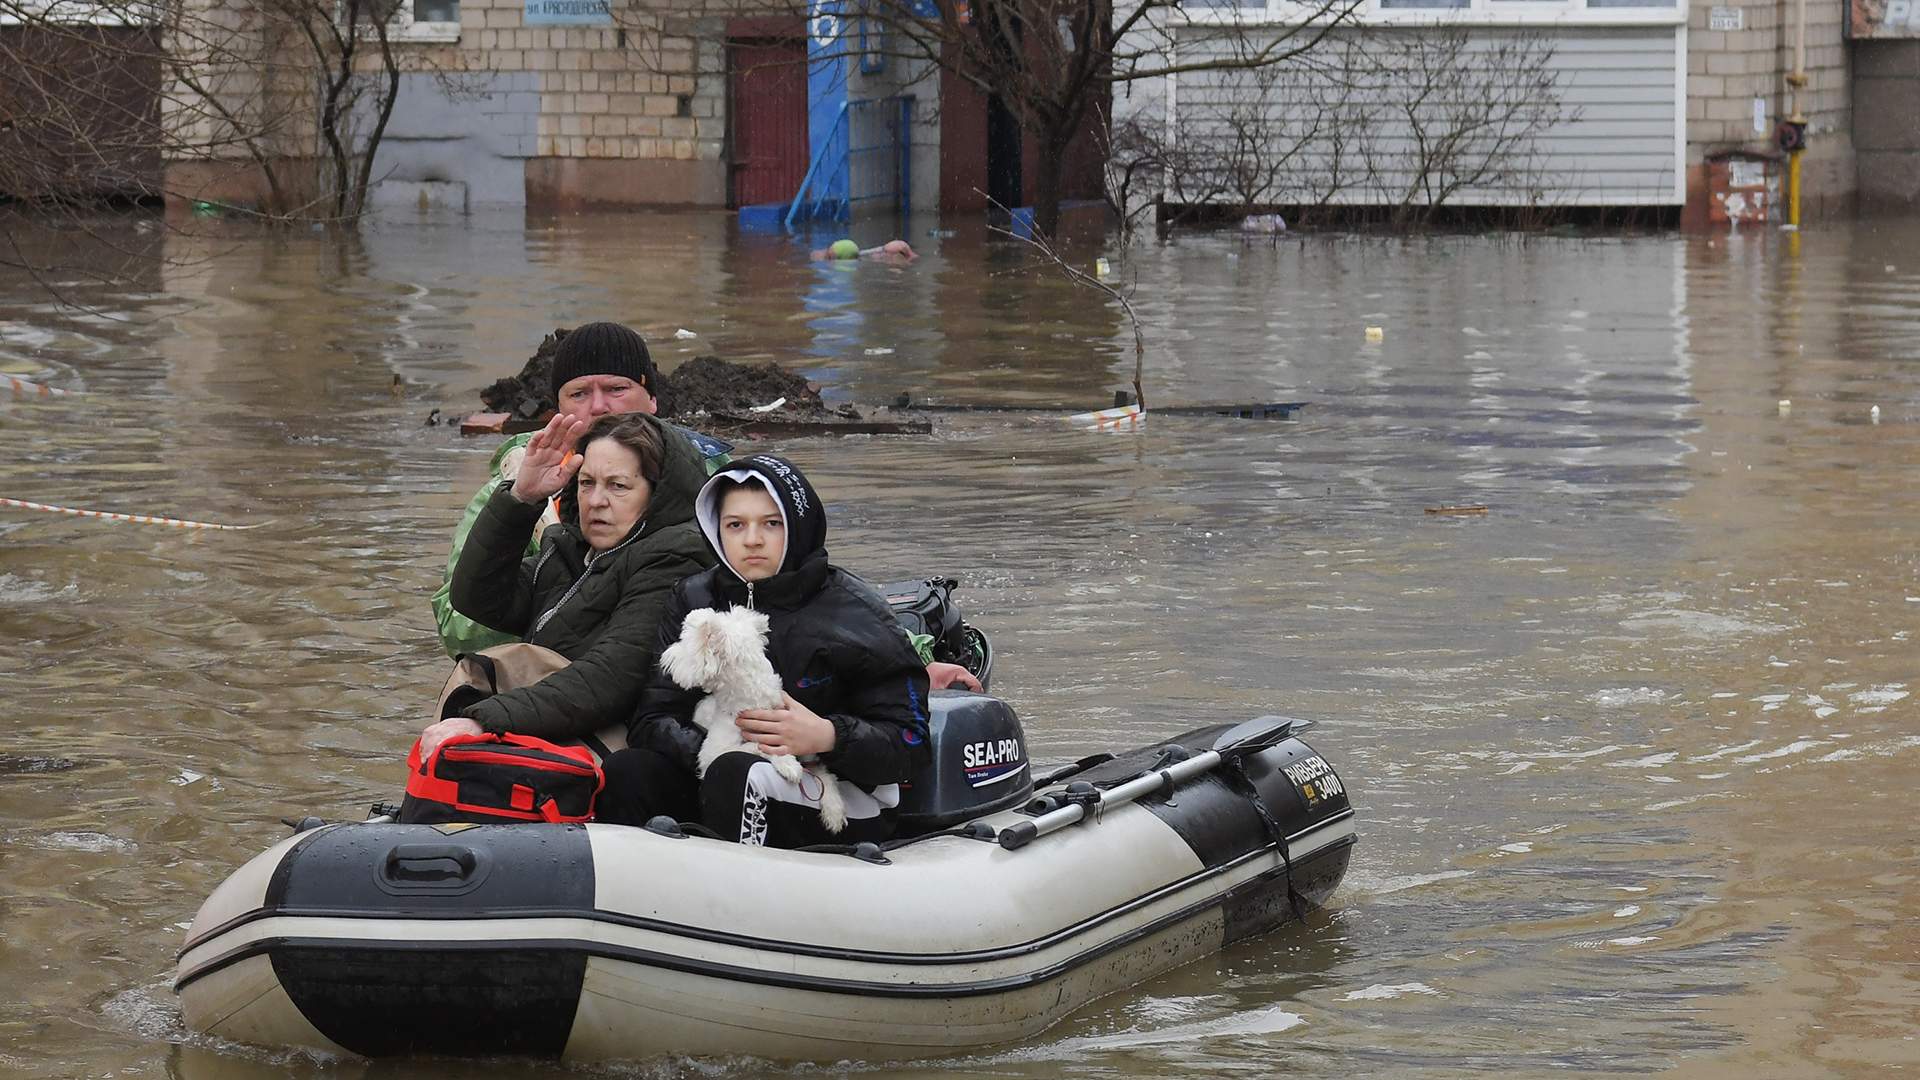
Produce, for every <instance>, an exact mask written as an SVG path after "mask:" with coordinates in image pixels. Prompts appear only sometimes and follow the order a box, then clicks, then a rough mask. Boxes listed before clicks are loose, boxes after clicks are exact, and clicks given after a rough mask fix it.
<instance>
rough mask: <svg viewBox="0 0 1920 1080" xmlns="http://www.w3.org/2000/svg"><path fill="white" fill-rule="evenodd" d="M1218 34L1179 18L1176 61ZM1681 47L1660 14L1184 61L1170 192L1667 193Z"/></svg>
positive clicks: (1354, 35)
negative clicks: (1244, 64)
mask: <svg viewBox="0 0 1920 1080" xmlns="http://www.w3.org/2000/svg"><path fill="white" fill-rule="evenodd" d="M1228 48H1230V46H1229V45H1227V44H1225V43H1223V42H1222V40H1221V39H1219V38H1211V39H1210V38H1209V37H1208V36H1207V35H1206V32H1205V31H1201V30H1190V31H1186V32H1184V33H1183V35H1182V39H1181V43H1180V50H1179V59H1180V61H1181V62H1183V63H1187V62H1193V61H1198V60H1202V59H1205V58H1208V57H1210V56H1218V55H1221V54H1222V53H1223V52H1224V51H1225V50H1226V49H1228ZM1683 63H1684V58H1683V56H1682V53H1681V50H1680V48H1679V41H1678V28H1677V27H1674V26H1654V27H1647V26H1572V27H1566V26H1559V27H1553V26H1547V27H1540V28H1520V27H1489V26H1474V27H1458V26H1456V27H1433V28H1428V27H1367V28H1356V29H1353V30H1348V31H1343V32H1341V33H1339V34H1337V35H1334V36H1332V37H1331V38H1330V39H1329V40H1328V41H1326V42H1324V43H1322V44H1321V45H1320V46H1319V47H1318V48H1316V49H1314V50H1313V51H1312V52H1311V53H1309V54H1307V55H1306V56H1305V57H1303V58H1300V59H1298V60H1295V61H1293V62H1289V63H1286V64H1281V65H1277V66H1275V67H1272V68H1268V69H1264V70H1262V71H1257V72H1247V71H1228V70H1214V71H1199V72H1187V73H1183V74H1181V75H1179V76H1177V79H1176V85H1175V86H1174V88H1173V94H1172V98H1173V105H1172V107H1171V108H1170V109H1169V110H1168V112H1169V114H1170V115H1169V117H1168V118H1167V120H1168V121H1169V126H1170V127H1171V128H1172V129H1173V130H1174V135H1173V139H1172V142H1173V145H1174V147H1175V148H1176V152H1175V153H1174V154H1173V157H1174V159H1175V160H1176V161H1177V162H1181V163H1184V164H1183V165H1181V166H1179V168H1184V169H1185V171H1186V174H1187V178H1186V180H1185V181H1184V182H1183V185H1182V186H1183V187H1184V188H1185V189H1186V190H1184V191H1181V192H1169V198H1176V197H1178V196H1181V195H1184V196H1185V198H1181V199H1179V201H1188V202H1255V203H1263V204H1268V205H1300V204H1308V205H1312V204H1321V203H1325V204H1331V205H1347V206H1355V205H1399V204H1402V203H1405V204H1408V205H1428V204H1430V203H1434V202H1446V203H1449V204H1456V205H1539V206H1649V205H1672V204H1678V203H1680V202H1683V201H1684V196H1685V193H1684V190H1683V186H1682V182H1681V177H1682V175H1683V173H1682V164H1681V154H1682V142H1681V131H1682V129H1681V128H1680V118H1681V110H1682V109H1683V108H1684V102H1683V97H1682V95H1683V91H1682V89H1681V87H1682V85H1683V84H1682V83H1681V81H1680V70H1679V65H1681V64H1683ZM1556 102H1557V104H1556ZM1143 115H1147V114H1143ZM1149 119H1152V118H1151V117H1150V116H1149ZM1209 161H1211V162H1212V164H1211V165H1210V164H1208V163H1209ZM1249 195H1253V196H1256V197H1251V198H1250V197H1248V196H1249Z"/></svg>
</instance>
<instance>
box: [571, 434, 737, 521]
mask: <svg viewBox="0 0 1920 1080" xmlns="http://www.w3.org/2000/svg"><path fill="white" fill-rule="evenodd" d="M628 415H631V416H638V417H640V418H641V419H643V420H645V421H646V422H647V423H648V424H651V425H652V426H653V428H654V430H656V431H658V432H659V433H660V451H661V453H660V482H659V483H657V484H655V485H653V494H652V495H651V496H650V497H649V498H648V500H647V512H646V513H645V514H644V515H642V516H641V518H640V522H639V524H637V525H635V526H634V528H635V529H645V530H646V531H647V532H648V533H650V534H651V533H656V532H659V531H660V530H661V529H664V528H667V527H668V526H670V525H680V524H684V523H686V522H689V521H692V520H693V504H694V499H695V497H696V496H698V495H699V494H700V485H701V484H703V483H705V482H706V479H707V465H706V458H704V457H702V456H701V453H700V451H699V449H698V448H696V447H695V446H694V445H693V443H692V442H691V441H689V440H688V439H687V438H686V436H685V435H683V434H681V430H682V429H680V428H676V427H674V426H673V425H672V424H667V423H663V422H662V421H660V420H659V419H658V418H656V417H653V416H648V415H647V414H645V413H630V414H628ZM560 520H561V521H562V522H564V523H566V524H567V525H569V526H571V527H573V528H574V529H576V530H577V529H578V528H579V526H580V487H579V481H578V480H577V479H575V480H572V481H569V482H568V483H567V486H566V487H565V488H563V489H562V490H561V492H560ZM628 538H629V539H631V534H629V537H628ZM621 542H622V543H625V542H626V541H624V540H623V541H621Z"/></svg>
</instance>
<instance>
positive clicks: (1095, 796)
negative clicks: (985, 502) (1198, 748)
mask: <svg viewBox="0 0 1920 1080" xmlns="http://www.w3.org/2000/svg"><path fill="white" fill-rule="evenodd" d="M1305 726H1306V722H1305V721H1302V720H1296V719H1294V718H1293V717H1290V716H1262V717H1257V718H1255V719H1252V720H1249V721H1247V722H1246V723H1244V724H1240V725H1238V726H1235V727H1231V728H1228V729H1227V730H1225V731H1223V732H1221V733H1220V737H1219V738H1217V739H1215V740H1214V741H1213V747H1212V748H1211V749H1209V750H1205V751H1202V752H1201V753H1198V754H1194V755H1193V756H1191V757H1189V758H1187V759H1186V760H1184V761H1176V762H1174V763H1172V764H1170V765H1168V766H1166V767H1165V768H1160V769H1153V770H1150V771H1148V772H1145V773H1142V774H1141V775H1139V776H1136V777H1134V778H1133V779H1132V780H1129V781H1127V782H1126V783H1124V784H1119V785H1116V786H1114V787H1110V788H1108V789H1106V790H1105V791H1101V790H1099V789H1098V788H1095V787H1094V786H1093V785H1092V784H1088V783H1085V782H1080V783H1075V784H1072V785H1069V786H1068V788H1067V792H1066V798H1067V799H1068V800H1070V801H1069V802H1068V804H1067V805H1065V806H1062V807H1060V808H1059V809H1057V810H1049V811H1048V812H1046V813H1044V814H1041V815H1040V816H1039V817H1036V818H1034V819H1032V820H1031V821H1019V822H1015V823H1014V824H1012V825H1009V826H1007V827H1006V828H1004V829H1001V830H1000V846H1001V847H1003V848H1006V849H1007V850H1008V851H1018V850H1019V849H1021V848H1023V847H1026V846H1027V845H1028V844H1030V843H1032V842H1033V841H1034V840H1036V839H1038V838H1040V837H1042V836H1045V835H1047V834H1048V833H1052V832H1059V831H1060V830H1061V829H1064V828H1066V827H1067V826H1069V825H1072V824H1074V823H1076V822H1080V821H1084V820H1086V819H1087V817H1088V816H1089V814H1088V811H1092V814H1091V816H1092V817H1094V818H1095V819H1098V818H1099V816H1100V815H1101V814H1104V813H1106V812H1107V811H1108V810H1111V809H1113V808H1114V807H1116V806H1125V805H1126V804H1127V803H1130V802H1133V801H1135V800H1137V799H1142V798H1145V797H1146V796H1148V795H1151V794H1153V793H1154V792H1156V791H1162V790H1172V789H1173V787H1174V786H1175V785H1178V784H1179V783H1181V782H1182V781H1185V780H1190V779H1192V778H1194V777H1196V776H1201V775H1204V774H1206V773H1208V772H1211V771H1213V770H1214V769H1216V768H1219V767H1220V766H1221V765H1222V764H1224V763H1226V762H1229V761H1232V760H1233V759H1235V758H1239V757H1245V756H1246V755H1248V754H1255V753H1259V752H1260V751H1262V750H1265V749H1267V748H1268V747H1270V746H1274V745H1277V744H1278V743H1280V742H1281V741H1283V740H1284V739H1286V738H1287V737H1288V736H1289V735H1292V734H1293V732H1294V730H1295V728H1299V727H1305ZM1076 789H1077V790H1076Z"/></svg>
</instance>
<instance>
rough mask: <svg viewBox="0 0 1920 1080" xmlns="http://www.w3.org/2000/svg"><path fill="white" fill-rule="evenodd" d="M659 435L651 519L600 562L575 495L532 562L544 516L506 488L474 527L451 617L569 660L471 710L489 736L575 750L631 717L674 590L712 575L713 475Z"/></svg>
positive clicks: (456, 580)
mask: <svg viewBox="0 0 1920 1080" xmlns="http://www.w3.org/2000/svg"><path fill="white" fill-rule="evenodd" d="M636 415H637V414H636ZM648 419H649V420H651V419H652V418H651V417H649V418H648ZM656 423H657V421H656ZM661 428H662V431H661V433H662V439H661V444H662V450H663V457H662V461H661V476H660V482H659V483H657V484H655V485H654V486H653V494H652V496H651V498H650V500H649V502H648V505H647V513H646V517H645V518H644V519H643V520H642V521H641V522H640V523H639V524H638V525H635V526H634V529H633V531H632V532H631V533H629V534H628V535H627V538H626V539H625V540H623V541H621V542H620V544H619V546H617V547H614V548H612V549H611V550H608V551H604V552H595V551H594V550H593V549H592V548H591V547H590V546H589V545H588V544H587V540H586V537H584V536H582V535H581V533H580V528H579V525H578V522H579V507H578V505H577V501H576V499H575V496H574V489H573V488H572V487H569V489H568V490H567V492H566V493H564V494H563V495H562V497H561V502H560V512H561V518H562V521H563V523H562V524H559V525H555V526H553V527H552V528H550V529H548V530H547V531H546V534H545V535H544V536H542V537H541V538H540V552H539V554H538V555H535V556H533V557H531V558H527V557H525V556H524V553H525V552H526V550H527V540H528V538H529V537H530V536H531V535H532V534H533V529H534V526H535V525H536V524H538V523H539V519H540V513H541V508H540V507H539V506H537V505H535V506H528V505H527V504H525V503H523V502H521V501H519V500H518V499H515V498H514V497H513V493H512V492H511V491H509V490H507V487H508V485H506V484H502V485H501V487H500V490H498V491H496V492H494V494H493V497H492V498H491V499H489V500H488V501H487V505H486V508H485V509H483V510H482V511H481V512H480V516H479V517H478V518H476V519H475V520H474V523H473V530H472V532H470V533H469V534H468V537H467V543H466V546H465V547H464V548H463V549H462V550H461V552H460V561H459V563H458V564H457V565H456V566H455V567H454V573H453V593H452V599H453V606H454V608H455V610H457V611H459V612H460V613H461V614H463V615H466V616H467V617H468V618H470V619H473V620H475V621H476V622H478V623H480V624H481V625H483V626H490V627H492V628H494V629H495V630H500V631H504V632H506V633H509V634H517V635H519V636H520V637H522V638H524V639H525V640H527V641H529V642H532V643H533V644H535V645H544V646H546V647H547V648H549V649H552V650H554V651H555V652H557V653H559V654H560V655H562V656H564V657H566V658H567V659H569V660H571V661H573V664H572V666H570V667H567V668H564V669H562V670H560V671H556V672H554V673H553V674H552V675H549V676H547V677H546V678H544V679H542V680H540V681H539V682H537V683H535V684H533V685H532V686H523V687H520V688H518V689H514V690H508V691H505V692H503V693H500V694H497V695H495V696H493V697H490V698H487V699H486V700H484V701H480V702H477V703H475V704H473V705H471V706H469V707H468V708H467V709H466V710H464V711H465V713H466V715H467V716H468V717H470V718H472V719H473V720H475V721H477V722H478V723H479V724H480V726H481V727H483V728H485V729H486V730H488V731H494V732H515V733H517V734H521V735H533V736H536V737H539V738H543V739H574V738H580V737H582V736H585V735H590V734H592V733H593V732H595V731H599V730H601V729H603V728H606V727H609V726H611V725H614V724H623V723H626V722H627V721H628V720H629V719H630V718H631V717H632V716H633V707H634V704H635V703H636V702H637V701H639V700H640V691H641V689H642V688H643V687H645V685H646V683H647V680H648V678H649V677H650V673H651V672H652V671H653V667H654V663H655V661H656V660H657V658H658V656H657V654H656V653H655V652H654V649H653V643H654V638H655V633H654V632H655V630H656V628H658V627H659V625H660V619H661V615H662V612H663V611H664V610H665V608H666V605H667V599H668V596H669V594H670V592H671V590H672V588H673V586H674V585H675V584H676V583H677V582H679V581H680V580H681V579H682V578H684V577H686V576H687V575H688V574H691V573H694V572H696V571H698V570H700V569H701V568H702V567H706V566H712V565H713V553H712V552H711V551H710V550H709V549H708V547H707V545H706V543H705V542H704V541H703V540H701V538H700V527H699V526H698V525H697V524H695V522H694V516H693V499H694V496H695V495H696V494H697V493H698V492H699V491H700V485H701V483H703V482H704V480H705V478H706V471H707V470H706V465H705V463H704V462H703V461H702V460H701V457H700V453H699V451H697V450H695V449H694V448H693V446H692V444H690V443H689V442H688V441H687V440H686V439H683V438H680V437H679V436H678V435H675V434H674V433H673V431H672V430H671V429H669V428H666V427H665V426H664V425H662V426H661Z"/></svg>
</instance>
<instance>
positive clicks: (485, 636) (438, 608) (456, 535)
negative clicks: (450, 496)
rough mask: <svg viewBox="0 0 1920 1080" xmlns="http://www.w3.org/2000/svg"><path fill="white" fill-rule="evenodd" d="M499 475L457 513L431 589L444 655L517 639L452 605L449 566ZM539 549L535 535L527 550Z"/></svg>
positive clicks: (457, 556) (453, 564) (456, 562)
mask: <svg viewBox="0 0 1920 1080" xmlns="http://www.w3.org/2000/svg"><path fill="white" fill-rule="evenodd" d="M509 449H512V445H511V443H509V444H508V445H507V446H504V447H502V451H503V452H504V451H505V450H509ZM500 479H501V478H500V477H498V476H495V477H493V478H492V479H490V480H488V481H487V482H486V483H485V484H482V485H481V486H480V490H478V491H476V492H474V493H473V498H471V499H469V500H467V510H466V513H465V514H463V515H461V517H460V527H459V528H457V529H455V530H453V550H452V551H451V552H448V553H447V568H446V570H445V571H444V572H443V573H442V574H441V575H440V587H439V588H438V589H435V590H434V593H433V618H434V622H435V623H436V624H438V626H439V628H440V644H441V646H442V647H443V648H445V649H446V650H447V655H448V656H459V655H460V654H461V653H476V652H479V651H480V650H481V649H490V648H492V647H493V646H495V645H505V644H506V643H508V642H510V641H518V640H520V639H519V638H518V637H515V636H514V635H512V634H503V633H501V632H500V631H498V630H491V629H488V628H487V627H485V626H482V625H480V624H479V623H477V622H474V621H473V620H472V619H470V618H468V617H466V616H465V615H462V614H461V613H460V612H459V611H457V610H455V609H454V606H453V569H454V567H456V566H458V565H460V552H461V549H463V548H465V547H466V546H467V536H468V534H470V533H471V532H472V531H473V523H474V521H475V520H476V519H478V518H479V516H480V511H481V509H482V508H484V507H485V506H486V505H487V500H488V499H490V498H492V497H493V492H494V489H495V488H497V487H499V486H500ZM537 550H539V538H538V537H537V536H536V537H534V539H533V540H532V542H530V543H529V544H528V545H527V552H526V553H527V554H528V555H532V554H534V553H535V552H536V551H537Z"/></svg>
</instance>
